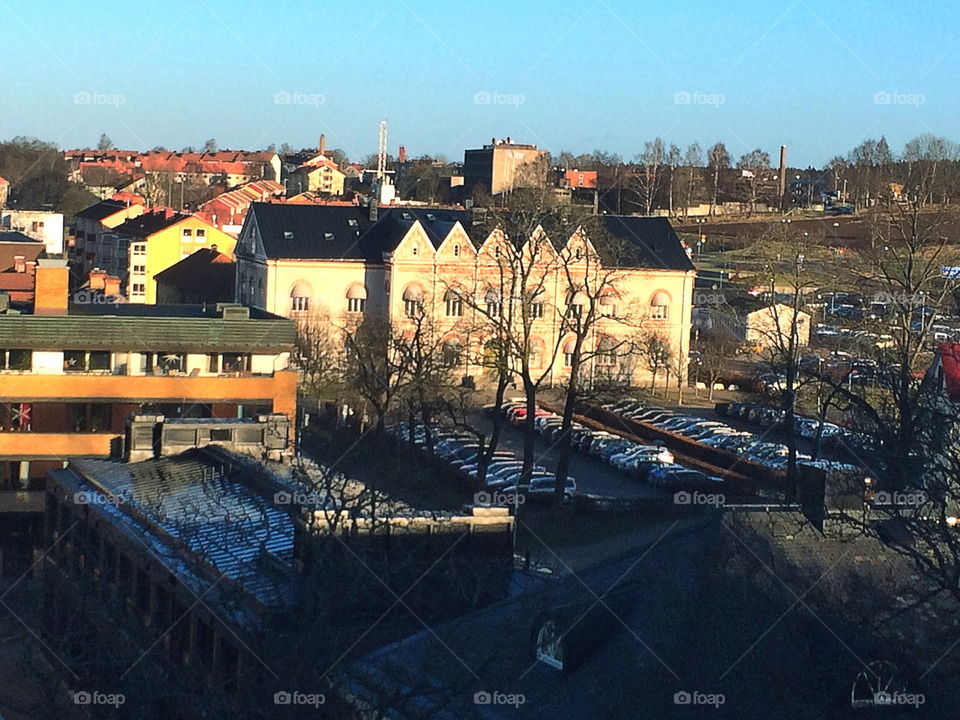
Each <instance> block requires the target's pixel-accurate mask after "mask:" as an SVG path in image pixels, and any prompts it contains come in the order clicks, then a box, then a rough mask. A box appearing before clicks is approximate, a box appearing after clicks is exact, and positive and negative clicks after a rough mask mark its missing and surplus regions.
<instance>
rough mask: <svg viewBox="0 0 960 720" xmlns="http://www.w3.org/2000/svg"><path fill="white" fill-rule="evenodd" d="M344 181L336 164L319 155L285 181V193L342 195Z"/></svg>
mask: <svg viewBox="0 0 960 720" xmlns="http://www.w3.org/2000/svg"><path fill="white" fill-rule="evenodd" d="M345 179H346V175H344V174H343V173H342V172H341V171H340V168H339V167H338V166H337V164H336V163H335V162H334V161H333V160H331V159H330V158H327V157H324V156H322V155H319V156H317V157H315V158H312V159H311V160H309V161H307V162H306V163H304V164H303V165H300V166H299V167H297V168H296V169H294V170H293V171H292V172H291V173H290V174H289V176H288V177H287V179H286V183H287V193H288V194H290V195H295V194H298V193H303V192H317V193H321V194H324V195H343V183H344V180H345Z"/></svg>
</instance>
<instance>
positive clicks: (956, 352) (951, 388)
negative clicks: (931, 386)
mask: <svg viewBox="0 0 960 720" xmlns="http://www.w3.org/2000/svg"><path fill="white" fill-rule="evenodd" d="M940 363H941V365H942V366H943V379H944V383H945V385H946V388H947V396H948V397H949V398H950V399H951V400H952V401H953V402H960V343H940Z"/></svg>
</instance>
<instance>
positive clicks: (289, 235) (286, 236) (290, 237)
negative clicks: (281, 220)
mask: <svg viewBox="0 0 960 720" xmlns="http://www.w3.org/2000/svg"><path fill="white" fill-rule="evenodd" d="M283 239H284V240H293V230H284V231H283Z"/></svg>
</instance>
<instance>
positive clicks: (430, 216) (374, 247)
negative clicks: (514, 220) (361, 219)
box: [360, 207, 470, 256]
mask: <svg viewBox="0 0 960 720" xmlns="http://www.w3.org/2000/svg"><path fill="white" fill-rule="evenodd" d="M418 220H419V221H420V225H421V226H422V227H423V230H424V232H425V233H426V234H427V238H428V239H429V240H430V242H431V243H432V244H433V247H434V248H439V247H440V245H441V244H442V243H443V241H444V239H445V238H446V237H447V235H448V234H449V233H450V231H451V230H452V229H453V227H454V225H456V224H457V223H458V222H459V223H460V224H461V225H462V226H463V228H464V229H467V228H468V227H469V225H470V213H469V212H467V211H466V210H449V209H440V208H438V209H433V208H409V207H399V208H384V209H383V210H381V211H380V220H379V221H378V222H377V223H376V225H374V226H373V228H371V230H370V231H369V232H368V233H367V234H366V235H364V236H363V238H362V239H361V240H360V245H361V247H363V248H364V249H365V250H366V251H367V252H369V253H370V254H371V256H372V255H374V254H376V255H378V256H381V255H382V253H385V252H393V251H394V250H396V249H397V245H399V244H400V241H401V240H403V238H404V237H405V236H406V234H407V233H408V232H409V231H410V228H411V227H413V224H414V223H415V222H417V221H418Z"/></svg>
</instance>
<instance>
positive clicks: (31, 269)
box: [25, 260, 37, 275]
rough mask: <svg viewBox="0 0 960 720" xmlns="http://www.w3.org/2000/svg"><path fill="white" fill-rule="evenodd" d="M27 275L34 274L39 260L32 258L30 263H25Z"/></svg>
mask: <svg viewBox="0 0 960 720" xmlns="http://www.w3.org/2000/svg"><path fill="white" fill-rule="evenodd" d="M25 266H26V273H27V275H33V273H34V272H35V270H36V267H37V261H36V260H31V261H30V262H28V263H25Z"/></svg>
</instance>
